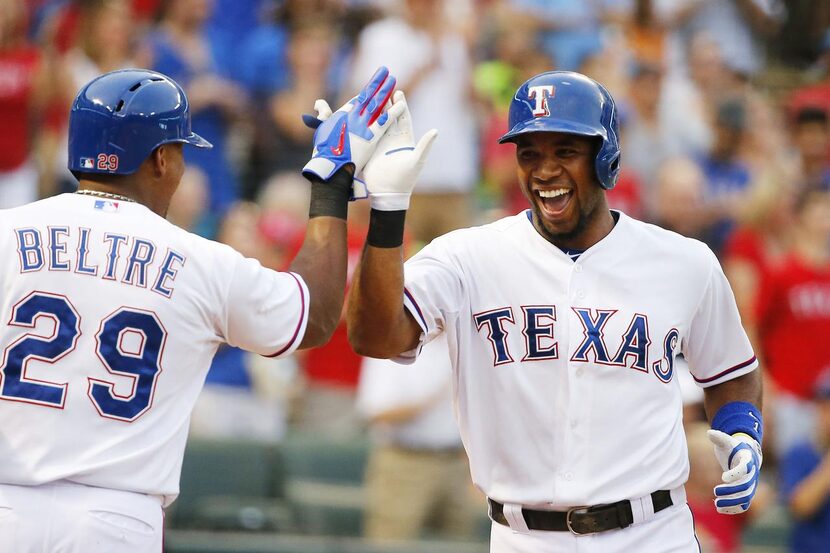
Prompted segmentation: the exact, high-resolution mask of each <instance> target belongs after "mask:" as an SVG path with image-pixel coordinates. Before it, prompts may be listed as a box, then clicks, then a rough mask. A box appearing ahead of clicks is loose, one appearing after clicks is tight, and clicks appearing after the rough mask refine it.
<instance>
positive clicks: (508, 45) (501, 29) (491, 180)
mask: <svg viewBox="0 0 830 553" xmlns="http://www.w3.org/2000/svg"><path fill="white" fill-rule="evenodd" d="M511 15H512V12H510V11H504V10H495V11H494V13H493V14H491V18H492V31H491V32H492V39H491V40H490V41H488V49H489V51H490V53H491V54H492V59H487V60H485V61H483V62H481V63H479V64H478V65H476V67H475V69H474V72H473V86H474V89H475V93H476V96H477V98H478V99H479V100H480V101H481V103H482V107H483V111H484V113H483V114H482V117H481V121H482V124H481V139H480V142H481V146H480V147H481V173H482V174H481V177H482V187H481V190H480V192H481V195H482V196H483V197H484V202H483V203H484V204H485V208H486V209H489V210H490V212H489V213H488V214H487V215H486V216H485V218H487V219H488V220H495V219H497V218H501V217H504V216H506V215H509V214H514V213H518V212H519V211H522V210H524V209H527V208H528V203H527V199H526V198H525V197H524V194H522V190H521V187H520V186H519V181H518V179H517V177H516V161H515V158H516V155H515V149H514V148H513V147H512V146H509V145H505V144H499V143H498V139H499V137H501V135H503V134H504V133H505V132H507V114H508V110H509V109H510V102H511V101H512V100H513V93H514V92H515V90H516V89H517V88H518V87H519V86H520V85H521V84H522V83H523V82H524V81H526V80H527V79H529V78H530V77H532V76H533V75H537V74H539V73H543V72H545V71H551V70H553V69H555V67H554V66H553V60H551V59H550V57H549V56H547V55H546V54H545V53H544V52H543V51H542V50H541V49H540V48H538V45H537V37H536V35H535V34H534V32H532V30H531V29H530V28H529V26H527V25H522V24H516V23H515V20H514V19H513V18H512V17H511Z"/></svg>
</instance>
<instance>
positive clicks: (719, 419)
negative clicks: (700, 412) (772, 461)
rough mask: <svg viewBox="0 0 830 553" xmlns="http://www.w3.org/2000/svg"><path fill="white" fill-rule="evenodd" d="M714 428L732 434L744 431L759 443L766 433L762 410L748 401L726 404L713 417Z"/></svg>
mask: <svg viewBox="0 0 830 553" xmlns="http://www.w3.org/2000/svg"><path fill="white" fill-rule="evenodd" d="M712 428H713V429H715V430H720V431H721V432H723V433H724V434H729V435H730V436H732V435H734V434H737V433H739V432H740V433H743V434H746V435H747V436H748V437H750V438H752V439H753V440H755V441H756V442H758V443H759V444H760V443H761V440H762V438H763V435H764V421H763V418H762V417H761V411H759V410H758V408H757V407H755V406H754V405H753V404H751V403H749V402H747V401H732V402H729V403H726V404H724V405H723V406H722V407H721V408H720V409H718V412H717V413H715V416H714V417H713V418H712Z"/></svg>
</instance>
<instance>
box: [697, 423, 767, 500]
mask: <svg viewBox="0 0 830 553" xmlns="http://www.w3.org/2000/svg"><path fill="white" fill-rule="evenodd" d="M707 434H708V436H709V440H710V441H711V442H712V443H713V444H714V445H715V457H717V459H718V462H719V463H720V465H721V467H722V468H723V470H724V473H723V475H722V476H721V478H722V479H723V482H724V483H723V484H720V485H718V486H715V507H716V508H717V510H718V512H719V513H723V514H726V515H736V514H740V513H743V512H744V511H746V510H747V509H749V504H750V503H751V502H752V498H753V497H754V496H755V491H756V489H757V488H758V477H759V475H760V471H761V462H762V461H763V456H762V455H761V446H760V444H759V443H758V442H757V441H755V440H754V439H753V438H752V437H750V436H749V435H747V434H743V433H740V432H739V433H736V434H733V435H731V436H730V435H729V434H726V433H724V432H721V431H720V430H709V431H708V432H707Z"/></svg>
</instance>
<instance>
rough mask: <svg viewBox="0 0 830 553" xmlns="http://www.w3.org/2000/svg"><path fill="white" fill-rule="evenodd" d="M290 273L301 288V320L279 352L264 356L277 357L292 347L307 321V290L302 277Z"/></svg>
mask: <svg viewBox="0 0 830 553" xmlns="http://www.w3.org/2000/svg"><path fill="white" fill-rule="evenodd" d="M288 274H289V275H291V278H293V279H294V281H295V282H296V283H297V287H298V288H299V289H300V320H299V322H298V323H297V328H295V329H294V335H293V336H291V339H290V340H289V341H288V343H287V344H286V345H285V347H284V348H282V349H281V350H279V351H278V352H277V353H272V354H271V355H265V356H263V357H277V356H280V355H282V354H283V353H285V352H286V351H288V350H289V349H291V347H292V346H293V345H294V342H296V341H297V336H299V334H300V329H301V328H302V327H303V322H305V317H306V309H305V303H306V302H305V290H304V289H303V285H302V284H301V283H300V279H298V278H297V275H295V274H294V273H288Z"/></svg>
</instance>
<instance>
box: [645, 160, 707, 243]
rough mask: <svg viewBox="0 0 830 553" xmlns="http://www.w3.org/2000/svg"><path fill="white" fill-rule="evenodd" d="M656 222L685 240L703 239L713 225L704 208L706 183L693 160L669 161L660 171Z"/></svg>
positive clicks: (656, 193) (657, 183)
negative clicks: (686, 238)
mask: <svg viewBox="0 0 830 553" xmlns="http://www.w3.org/2000/svg"><path fill="white" fill-rule="evenodd" d="M656 179H657V180H656V185H657V187H656V191H655V196H656V199H657V201H656V203H655V212H654V220H655V222H656V223H657V224H658V225H660V226H662V227H664V228H667V229H669V230H673V231H674V232H677V233H679V234H682V235H683V236H688V237H690V238H697V239H699V240H700V239H703V238H705V236H706V230H707V227H708V225H709V219H708V218H707V217H706V214H705V213H704V211H703V209H702V206H703V196H704V193H705V188H706V180H705V177H704V175H703V171H701V169H700V166H699V165H698V164H697V163H695V162H694V161H693V160H691V159H690V158H686V157H675V158H671V159H668V160H666V161H665V162H663V164H662V165H661V166H660V167H659V169H658V170H657V176H656Z"/></svg>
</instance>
